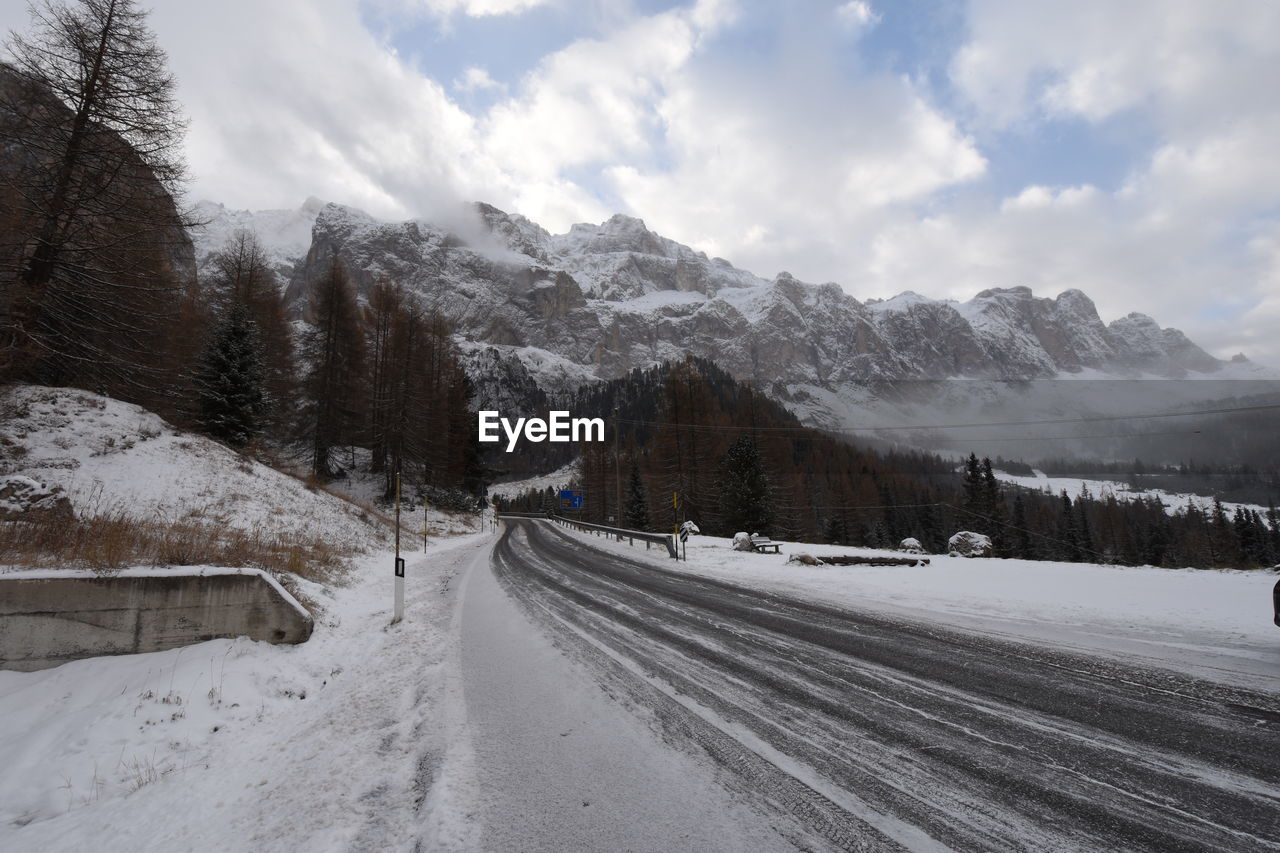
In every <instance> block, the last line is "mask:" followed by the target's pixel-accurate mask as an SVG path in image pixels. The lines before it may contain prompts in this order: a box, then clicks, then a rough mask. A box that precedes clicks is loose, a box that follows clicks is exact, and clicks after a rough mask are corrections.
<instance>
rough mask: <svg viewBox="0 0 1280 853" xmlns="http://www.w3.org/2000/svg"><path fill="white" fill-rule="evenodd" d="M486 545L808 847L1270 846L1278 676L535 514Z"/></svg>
mask: <svg viewBox="0 0 1280 853" xmlns="http://www.w3.org/2000/svg"><path fill="white" fill-rule="evenodd" d="M492 561H493V562H492V566H493V571H494V574H495V576H496V577H497V578H498V579H499V581H500V582H501V583H502V584H503V586H504V587H505V588H506V589H507V590H508V592H509V593H510V594H511V595H512V596H513V597H514V598H515V599H516V601H518V602H519V603H520V604H521V605H522V606H523V607H524V608H525V610H526V612H527V613H528V614H529V615H530V616H531V617H532V618H534V619H535V620H536V621H537V622H538V624H540V625H541V626H542V627H544V628H545V629H546V630H547V631H548V633H549V634H551V635H552V636H553V637H554V638H555V639H556V642H557V644H558V645H560V646H561V648H562V649H564V650H566V651H567V652H569V653H571V654H574V655H575V656H576V657H578V658H579V659H581V660H583V661H586V662H587V663H589V664H590V665H592V666H593V667H595V669H596V672H597V673H598V674H599V677H600V678H601V680H602V681H604V682H606V683H607V684H608V686H609V690H610V692H611V693H612V694H613V695H615V696H618V697H620V698H622V699H623V701H626V702H630V703H635V704H639V705H643V706H644V707H645V709H646V711H647V712H650V713H652V714H653V715H654V716H655V717H657V718H658V719H659V720H661V724H662V727H663V732H664V737H666V738H667V739H668V740H669V741H671V742H672V743H675V744H678V745H682V746H684V747H685V748H691V747H696V748H697V749H699V750H705V752H706V753H707V754H709V755H710V756H711V757H712V758H713V759H714V760H715V761H716V762H717V763H718V765H720V766H721V768H722V769H723V770H724V771H726V772H725V774H724V775H725V777H726V778H729V779H731V780H736V781H734V782H732V783H731V784H734V786H735V787H737V788H738V789H739V790H741V791H750V792H751V793H752V794H753V795H754V797H755V798H756V800H757V802H758V804H759V806H760V807H761V808H762V809H765V810H770V811H773V812H775V813H777V814H779V815H780V816H786V817H785V820H787V821H791V822H793V823H794V824H796V825H798V826H799V827H800V828H802V830H803V832H805V833H806V834H807V837H809V838H810V839H811V842H812V844H813V845H814V846H815V847H825V848H828V849H841V850H902V849H906V850H945V849H953V850H1054V851H1060V850H1061V851H1066V850H1080V851H1101V850H1116V851H1140V850H1149V851H1181V850H1224V851H1251V852H1252V851H1259V850H1278V851H1280V695H1276V694H1269V693H1256V692H1250V691H1245V690H1239V689H1233V688H1228V687H1223V686H1220V685H1216V684H1213V683H1210V682H1204V681H1197V680H1193V679H1189V678H1185V677H1182V676H1179V675H1175V674H1171V673H1168V672H1162V671H1155V670H1144V669H1137V668H1132V667H1128V666H1123V665H1120V664H1118V663H1114V662H1110V661H1107V660H1104V659H1095V658H1087V657H1080V656H1073V655H1068V654H1062V653H1058V652H1055V651H1053V650H1050V649H1045V648H1039V647H1035V646H1030V645H1021V644H1014V643H1008V642H1003V641H997V640H992V639H990V638H985V637H979V636H973V635H968V634H963V633H959V632H955V631H950V630H945V629H940V628H937V627H934V626H930V625H927V624H921V623H914V622H910V621H906V620H902V619H898V618H894V617H888V616H885V615H883V614H873V613H863V612H851V611H845V610H839V609H835V608H830V607H823V606H820V605H817V604H814V603H812V602H806V601H802V600H798V599H790V598H785V597H780V596H778V595H776V594H767V593H763V592H760V591H757V590H751V589H748V588H745V587H739V586H735V585H733V584H728V583H724V582H720V581H715V580H709V579H699V578H695V577H691V576H690V575H688V574H684V573H675V572H669V571H664V570H662V569H659V568H657V567H655V566H654V565H653V564H651V563H647V562H643V563H642V562H638V561H633V560H629V559H627V558H626V557H624V556H622V555H619V554H616V553H613V552H609V551H605V550H601V549H598V548H593V547H591V545H590V543H589V542H586V541H584V540H583V539H581V538H578V537H571V536H570V535H568V534H566V533H564V532H563V531H561V530H560V529H559V528H557V527H556V526H555V525H553V524H550V523H548V522H544V521H530V520H509V521H508V522H507V523H506V525H505V530H504V532H503V534H502V537H501V539H500V540H499V542H498V543H497V545H496V546H495V548H494V551H493V557H492Z"/></svg>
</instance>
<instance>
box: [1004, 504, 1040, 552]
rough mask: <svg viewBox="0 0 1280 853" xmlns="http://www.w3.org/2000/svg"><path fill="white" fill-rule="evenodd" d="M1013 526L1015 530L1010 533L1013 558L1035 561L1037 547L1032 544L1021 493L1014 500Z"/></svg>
mask: <svg viewBox="0 0 1280 853" xmlns="http://www.w3.org/2000/svg"><path fill="white" fill-rule="evenodd" d="M1012 525H1013V530H1011V531H1010V534H1011V535H1010V539H1011V540H1012V548H1011V554H1012V556H1014V557H1017V558H1018V559H1020V560H1034V559H1035V557H1036V554H1035V546H1034V545H1033V544H1032V542H1031V533H1030V528H1029V527H1028V526H1027V507H1026V503H1025V502H1024V501H1023V500H1022V494H1021V493H1018V495H1016V496H1015V497H1014V499H1013V522H1012Z"/></svg>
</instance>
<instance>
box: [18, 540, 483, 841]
mask: <svg viewBox="0 0 1280 853" xmlns="http://www.w3.org/2000/svg"><path fill="white" fill-rule="evenodd" d="M487 542H488V539H487V537H485V536H483V535H480V534H472V535H469V536H463V537H457V538H454V539H448V540H434V541H433V542H432V544H431V547H430V551H429V553H428V554H427V555H426V556H421V555H420V556H419V557H417V558H414V557H412V556H410V561H409V565H408V569H407V579H406V587H407V593H408V594H407V603H406V619H405V621H404V622H402V623H400V624H399V625H396V626H394V627H392V626H389V622H390V617H391V602H392V563H391V555H390V554H389V553H385V552H383V553H380V554H377V555H374V556H371V557H368V558H366V559H364V560H362V561H360V563H359V565H358V566H357V567H356V568H355V569H354V570H353V571H352V573H351V575H350V577H349V582H348V584H347V585H346V586H342V587H332V588H330V587H322V586H318V585H315V584H306V582H302V583H303V584H304V585H305V586H304V588H305V592H306V594H307V596H308V597H309V598H311V599H314V600H317V601H319V602H321V603H322V605H323V612H322V614H321V615H320V618H319V619H318V621H317V625H316V629H315V633H314V635H313V636H312V638H311V639H310V640H309V641H308V642H306V643H303V644H301V645H297V646H274V645H270V644H268V643H258V642H252V641H249V640H247V639H244V638H241V639H238V640H215V641H212V642H207V643H200V644H198V645H193V646H188V647H185V648H182V649H174V650H171V651H166V652H156V653H152V654H141V655H122V656H118V657H103V658H91V659H87V660H81V661H74V662H72V663H68V664H64V665H63V666H60V667H57V668H54V669H49V670H44V671H41V672H32V673H19V672H8V671H0V720H3V726H2V727H0V767H3V768H4V772H3V773H2V774H0V850H5V851H79V850H84V849H86V847H88V846H92V847H93V849H95V850H101V851H142V850H188V849H198V850H254V851H275V850H279V851H295V850H353V849H367V850H392V849H397V850H408V849H413V846H414V843H415V842H416V841H417V840H419V839H420V838H421V839H423V840H425V841H426V842H427V843H426V847H425V849H467V848H468V846H469V843H468V839H469V836H468V835H467V833H468V832H471V831H472V830H471V829H470V828H469V827H468V825H467V822H466V820H465V813H466V810H465V809H464V808H462V807H459V806H457V805H456V804H455V803H453V802H452V801H451V799H450V798H451V797H455V796H457V797H461V796H464V793H465V792H466V791H467V790H468V789H467V785H468V782H467V775H466V774H467V769H466V768H468V767H469V766H470V760H469V758H468V756H467V751H468V750H469V745H468V742H467V740H466V737H465V732H463V731H462V729H461V723H460V717H461V715H460V712H457V711H456V710H455V708H456V707H458V703H460V702H461V699H460V696H458V695H457V684H456V677H455V676H454V675H451V674H450V673H451V672H452V670H451V664H450V656H451V655H453V654H456V649H455V647H454V645H453V640H452V639H451V638H452V637H453V636H454V633H455V632H453V630H452V626H451V620H452V618H453V611H454V608H453V607H452V606H451V599H452V596H453V590H452V581H453V579H454V578H455V576H456V575H457V574H458V573H459V572H460V571H461V570H462V569H463V568H465V567H466V565H467V563H468V561H470V560H472V559H473V558H474V555H475V553H477V551H478V550H479V549H481V548H483V546H485V545H487ZM480 553H485V552H484V551H480ZM428 791H429V792H430V796H429V798H428ZM465 795H466V796H468V797H469V796H470V794H465ZM424 800H425V801H424ZM90 839H92V842H90V841H89V840H90Z"/></svg>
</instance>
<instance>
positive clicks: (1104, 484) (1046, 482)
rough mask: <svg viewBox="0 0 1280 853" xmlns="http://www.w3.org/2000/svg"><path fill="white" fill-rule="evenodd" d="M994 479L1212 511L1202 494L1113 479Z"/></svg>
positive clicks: (1173, 509)
mask: <svg viewBox="0 0 1280 853" xmlns="http://www.w3.org/2000/svg"><path fill="white" fill-rule="evenodd" d="M992 473H994V474H995V477H996V479H997V480H1000V481H1001V482H1003V483H1013V484H1015V485H1018V486H1024V487H1026V488H1028V489H1035V490H1036V491H1038V492H1044V493H1045V494H1047V495H1060V494H1062V492H1063V491H1065V492H1066V493H1067V494H1068V495H1070V496H1071V499H1072V500H1075V499H1076V498H1078V497H1079V496H1080V494H1081V493H1082V492H1083V491H1084V490H1085V489H1088V490H1089V494H1091V495H1093V497H1094V498H1105V497H1106V496H1107V495H1115V498H1116V500H1118V501H1131V500H1137V499H1138V498H1142V499H1144V500H1150V499H1151V498H1159V499H1160V501H1161V503H1163V504H1164V506H1165V512H1167V513H1169V514H1170V515H1173V514H1175V513H1177V512H1179V511H1181V510H1183V509H1186V508H1187V507H1189V506H1194V507H1196V508H1197V509H1199V510H1200V511H1201V512H1206V513H1207V512H1212V511H1213V498H1207V497H1205V496H1203V495H1191V494H1186V493H1183V492H1166V491H1164V490H1163V489H1143V490H1142V491H1140V492H1134V491H1130V490H1129V485H1128V483H1121V482H1119V481H1116V480H1088V479H1082V478H1080V477H1049V476H1046V475H1045V474H1044V472H1043V471H1036V472H1035V474H1034V475H1033V476H1030V477H1027V476H1023V475H1020V474H1008V473H1006V472H1004V471H994V472H992ZM1240 507H1243V508H1244V509H1247V510H1251V511H1253V512H1257V513H1260V514H1261V515H1262V516H1263V517H1264V518H1265V517H1266V513H1267V507H1265V506H1258V505H1257V504H1237V503H1228V502H1226V501H1223V503H1222V508H1223V509H1224V510H1226V513H1227V515H1228V516H1231V515H1234V514H1235V511H1236V509H1237V508H1240Z"/></svg>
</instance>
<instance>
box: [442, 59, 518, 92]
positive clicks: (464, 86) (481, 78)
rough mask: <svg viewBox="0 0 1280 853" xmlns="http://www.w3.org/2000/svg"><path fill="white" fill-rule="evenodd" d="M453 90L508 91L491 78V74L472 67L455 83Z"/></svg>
mask: <svg viewBox="0 0 1280 853" xmlns="http://www.w3.org/2000/svg"><path fill="white" fill-rule="evenodd" d="M453 88H454V89H455V90H456V91H459V92H466V93H470V92H484V91H488V90H491V89H499V90H501V89H506V86H503V85H502V84H501V83H499V82H498V81H497V80H494V79H493V78H492V77H490V76H489V72H488V71H486V70H485V69H483V68H478V67H476V66H474V65H473V66H471V67H470V68H468V69H467V70H466V71H463V72H462V74H461V75H460V76H459V77H458V79H456V80H454V81H453Z"/></svg>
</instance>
